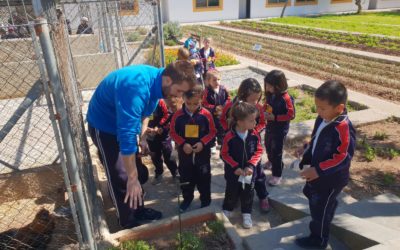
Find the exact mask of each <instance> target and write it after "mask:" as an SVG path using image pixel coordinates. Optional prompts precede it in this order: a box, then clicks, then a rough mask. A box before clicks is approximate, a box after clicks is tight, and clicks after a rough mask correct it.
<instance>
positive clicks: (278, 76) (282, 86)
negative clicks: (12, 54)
mask: <svg viewBox="0 0 400 250" xmlns="http://www.w3.org/2000/svg"><path fill="white" fill-rule="evenodd" d="M267 84H269V85H271V86H272V87H274V94H279V93H283V92H285V91H287V89H288V84H287V80H286V76H285V74H284V73H283V72H282V71H280V70H272V71H271V72H269V73H268V74H267V75H266V76H265V78H264V90H265V95H268V94H270V93H268V92H267V90H266V89H267V88H266V85H267Z"/></svg>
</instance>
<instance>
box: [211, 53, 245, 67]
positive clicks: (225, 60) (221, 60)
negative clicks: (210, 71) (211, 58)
mask: <svg viewBox="0 0 400 250" xmlns="http://www.w3.org/2000/svg"><path fill="white" fill-rule="evenodd" d="M215 57H216V60H215V66H216V67H222V66H228V65H236V64H239V63H240V62H239V61H238V60H237V59H236V58H235V57H234V56H233V55H230V54H225V53H221V52H218V51H217V53H216V55H215Z"/></svg>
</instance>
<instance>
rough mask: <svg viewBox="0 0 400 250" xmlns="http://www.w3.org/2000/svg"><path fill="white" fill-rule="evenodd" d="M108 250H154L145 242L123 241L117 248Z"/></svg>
mask: <svg viewBox="0 0 400 250" xmlns="http://www.w3.org/2000/svg"><path fill="white" fill-rule="evenodd" d="M109 250H155V248H154V247H153V246H151V245H149V243H147V242H146V241H142V240H139V241H125V242H122V243H121V245H120V246H119V247H113V248H110V249H109Z"/></svg>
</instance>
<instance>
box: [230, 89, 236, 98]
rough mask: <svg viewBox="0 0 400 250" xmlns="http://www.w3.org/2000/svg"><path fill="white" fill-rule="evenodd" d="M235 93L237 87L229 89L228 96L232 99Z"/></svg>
mask: <svg viewBox="0 0 400 250" xmlns="http://www.w3.org/2000/svg"><path fill="white" fill-rule="evenodd" d="M237 93H238V89H232V90H229V96H230V97H231V99H233V98H234V97H235V96H237Z"/></svg>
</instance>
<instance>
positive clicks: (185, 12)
mask: <svg viewBox="0 0 400 250" xmlns="http://www.w3.org/2000/svg"><path fill="white" fill-rule="evenodd" d="M164 7H165V8H168V14H169V19H168V21H177V22H180V23H190V22H202V21H218V20H229V19H238V17H239V0H223V8H222V10H216V11H198V12H193V1H192V0H168V6H166V5H164Z"/></svg>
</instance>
